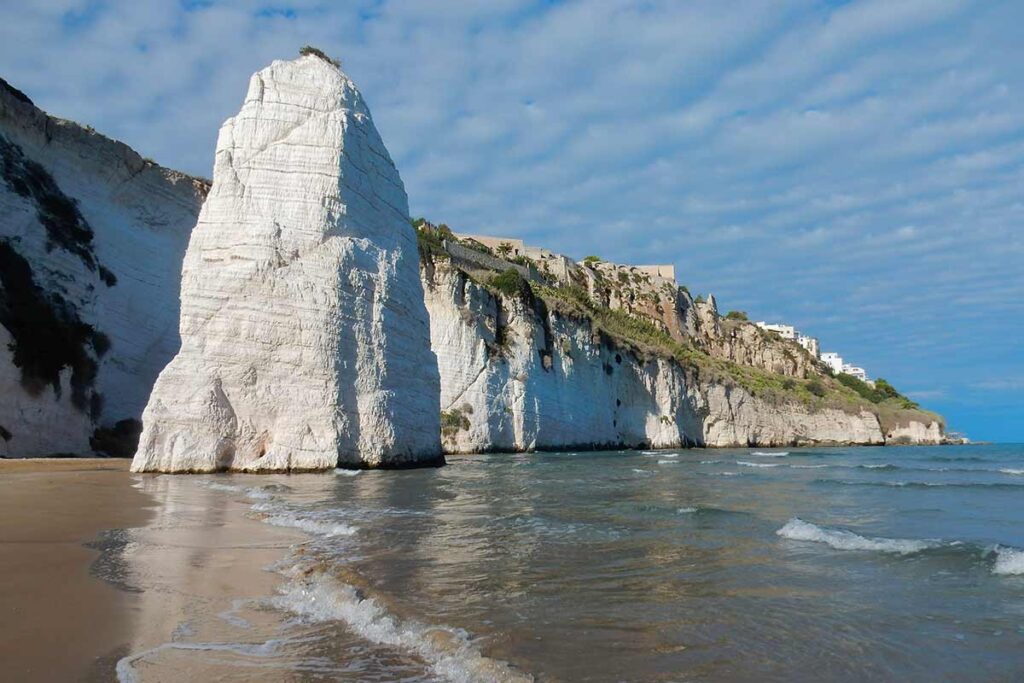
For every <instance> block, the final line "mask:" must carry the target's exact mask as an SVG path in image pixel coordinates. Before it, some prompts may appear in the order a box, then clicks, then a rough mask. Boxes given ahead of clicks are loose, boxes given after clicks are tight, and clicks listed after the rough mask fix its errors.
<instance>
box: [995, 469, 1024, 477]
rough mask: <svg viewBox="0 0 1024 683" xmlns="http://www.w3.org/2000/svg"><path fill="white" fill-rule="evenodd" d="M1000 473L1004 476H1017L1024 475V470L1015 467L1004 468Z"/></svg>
mask: <svg viewBox="0 0 1024 683" xmlns="http://www.w3.org/2000/svg"><path fill="white" fill-rule="evenodd" d="M999 471H1000V472H1002V473H1003V474H1012V475H1015V476H1020V475H1024V469H1017V468H1015V467H1004V468H1002V469H1001V470H999Z"/></svg>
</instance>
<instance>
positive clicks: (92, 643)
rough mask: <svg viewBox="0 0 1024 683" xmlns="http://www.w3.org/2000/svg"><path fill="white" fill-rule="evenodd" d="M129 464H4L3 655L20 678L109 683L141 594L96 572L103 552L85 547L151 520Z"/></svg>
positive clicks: (0, 474)
mask: <svg viewBox="0 0 1024 683" xmlns="http://www.w3.org/2000/svg"><path fill="white" fill-rule="evenodd" d="M128 465H129V461H127V460H100V459H88V460H86V459H68V460H36V459H31V460H0V520H2V521H0V573H2V575H3V577H4V580H3V581H2V582H0V604H2V605H3V608H2V610H0V632H2V633H3V634H4V635H3V638H2V639H0V659H2V660H3V662H4V666H5V671H6V675H7V676H11V677H12V680H53V681H58V680H66V681H72V680H109V670H110V667H111V666H112V660H113V659H116V657H117V656H118V652H119V648H120V646H121V645H123V644H124V643H126V642H127V641H128V640H129V639H130V636H131V622H132V606H133V604H132V603H133V597H134V596H133V595H132V594H130V593H128V592H125V591H123V590H119V589H118V588H116V587H114V586H113V585H111V584H109V583H107V582H104V581H101V580H100V579H98V578H96V577H95V576H93V575H91V574H90V567H91V566H92V564H93V563H94V562H95V561H96V560H97V559H98V558H99V556H100V552H99V551H98V550H95V549H91V548H88V547H86V545H87V544H89V543H91V542H94V541H96V540H97V538H98V536H99V534H100V533H101V532H102V531H104V530H107V529H115V528H127V527H137V526H141V525H144V524H145V523H146V521H147V520H148V519H149V518H150V517H151V515H152V511H151V509H150V508H151V506H152V499H151V498H149V497H148V496H146V495H144V494H142V493H141V492H139V491H137V490H136V489H134V488H132V486H131V483H132V482H131V478H130V475H129V473H128ZM55 643H59V644H60V646H59V647H54V646H53V645H54V644H55ZM104 670H107V674H106V675H104V674H103V671H104Z"/></svg>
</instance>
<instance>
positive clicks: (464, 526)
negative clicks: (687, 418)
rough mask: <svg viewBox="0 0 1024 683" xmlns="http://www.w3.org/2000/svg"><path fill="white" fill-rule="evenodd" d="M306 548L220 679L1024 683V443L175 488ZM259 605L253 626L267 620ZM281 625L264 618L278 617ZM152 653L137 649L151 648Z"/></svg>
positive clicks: (238, 624) (578, 460)
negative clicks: (240, 507) (240, 511)
mask: <svg viewBox="0 0 1024 683" xmlns="http://www.w3.org/2000/svg"><path fill="white" fill-rule="evenodd" d="M174 481H175V485H176V486H183V487H205V490H207V491H213V492H215V493H216V495H220V496H227V497H230V498H232V499H235V500H238V501H241V502H242V503H244V505H245V506H247V509H248V512H247V514H248V515H249V516H251V517H253V518H255V519H259V520H262V521H264V522H266V523H268V524H272V525H275V526H278V527H282V526H283V527H293V528H295V529H298V530H300V531H302V532H303V533H305V534H307V535H308V537H309V539H310V540H309V542H308V543H307V544H305V545H303V546H301V547H299V548H294V549H292V550H291V551H289V552H287V553H286V554H285V555H284V556H283V557H282V559H281V561H280V562H277V563H276V564H275V565H274V566H273V567H271V568H270V569H269V570H270V571H275V572H278V573H280V574H281V575H282V576H283V581H282V583H281V585H280V587H279V589H278V592H277V593H276V594H275V595H268V596H262V597H261V598H259V599H256V600H254V601H252V602H251V603H250V604H247V605H239V606H238V609H237V610H235V611H233V612H232V613H230V614H220V615H219V618H220V619H222V620H223V621H224V624H225V629H230V630H231V633H232V638H233V639H234V640H232V641H231V642H230V643H227V642H215V643H211V642H209V639H207V640H204V641H203V642H195V639H190V638H188V637H187V634H185V635H184V636H182V637H181V638H179V639H178V641H177V642H178V644H177V645H174V646H172V647H169V648H166V649H164V650H161V651H159V652H155V653H151V654H149V655H144V656H142V657H137V656H136V657H135V658H132V657H128V658H126V659H125V660H122V664H121V666H120V667H119V674H120V675H121V677H122V679H123V680H132V679H133V678H135V679H139V678H141V679H143V680H145V678H146V677H145V676H140V675H138V672H139V671H142V670H144V668H145V667H143V666H142V663H143V660H145V659H146V658H147V657H148V658H149V659H150V660H153V659H154V658H156V659H160V658H163V664H164V665H165V666H164V667H163V668H161V667H157V666H156V662H155V660H154V661H150V664H151V665H152V666H151V668H150V670H152V671H164V672H165V673H166V671H169V670H172V669H173V663H174V661H175V658H186V657H187V658H189V661H191V662H196V661H204V658H208V659H209V660H210V663H211V666H213V667H215V669H211V670H216V671H217V672H218V675H220V676H221V677H222V678H223V679H224V680H236V679H237V680H282V679H288V680H407V681H421V680H454V681H469V680H530V679H531V678H532V679H534V680H538V681H680V680H688V681H695V680H750V681H755V680H756V681H762V680H786V681H789V680H849V681H860V680H866V679H873V680H920V681H933V680H956V681H964V680H979V681H980V680H1016V679H1019V677H1020V675H1021V674H1022V672H1024V550H1021V549H1024V447H1022V446H964V447H937V448H898V447H890V448H860V449H788V451H786V450H782V449H777V450H749V449H744V450H735V451H732V450H715V451H705V450H689V451H658V452H607V453H577V454H558V453H552V454H531V455H501V454H496V455H486V456H472V457H456V458H451V459H450V464H449V465H448V466H447V467H444V468H440V469H426V470H410V471H398V472H375V471H366V472H359V473H356V474H353V473H340V472H339V474H337V475H333V476H332V475H326V476H325V475H302V476H292V477H252V476H249V477H244V476H227V475H224V476H216V477H189V478H181V477H179V478H176V479H175V480H174ZM247 611H248V612H249V613H247ZM268 619H269V620H270V622H269V624H268V623H267V620H268ZM136 654H138V653H136Z"/></svg>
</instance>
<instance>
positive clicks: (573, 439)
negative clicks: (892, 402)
mask: <svg viewBox="0 0 1024 683" xmlns="http://www.w3.org/2000/svg"><path fill="white" fill-rule="evenodd" d="M421 276H422V278H423V282H424V290H425V296H426V301H427V310H428V311H429V313H430V327H431V344H432V346H433V348H434V351H435V353H436V354H437V359H438V367H439V371H440V374H441V410H442V411H443V412H442V440H443V444H444V448H445V451H446V452H452V453H472V452H480V451H530V450H546V449H547V450H551V449H581V448H601V447H608V448H619V447H640V446H643V447H653V448H668V447H679V446H685V445H698V446H716V447H729V446H740V447H742V446H788V445H814V444H821V445H829V444H854V445H880V444H883V443H885V442H886V440H887V436H889V438H893V437H905V438H904V439H901V441H906V442H909V443H939V442H941V438H942V434H941V427H940V426H939V425H938V424H937V423H935V424H932V425H931V426H926V425H924V424H922V423H921V420H922V419H926V418H925V416H924V415H923V414H921V413H914V412H913V411H908V412H907V413H906V415H905V416H904V420H905V426H904V427H901V428H900V431H897V432H892V433H891V434H890V435H886V434H883V430H882V426H881V423H880V419H879V415H878V413H877V411H876V410H874V409H870V407H862V406H856V405H850V406H845V407H836V406H833V405H827V404H825V403H824V402H812V403H810V404H808V403H805V402H803V401H801V400H799V399H798V397H797V395H796V393H795V392H794V395H793V398H792V399H791V400H790V399H786V400H781V401H780V400H779V398H778V396H756V395H754V393H752V391H751V390H749V389H747V388H744V387H743V386H740V385H738V384H736V383H732V382H727V381H721V380H720V379H718V378H715V377H712V376H705V373H702V372H701V371H700V370H699V369H698V368H694V367H684V365H683V364H681V363H679V362H677V361H676V360H674V359H672V358H665V357H658V356H657V355H652V354H645V353H636V352H635V351H634V350H633V349H631V348H628V346H626V345H623V344H620V343H618V342H617V341H616V340H614V339H612V338H610V337H609V336H608V335H606V334H604V333H602V332H601V331H600V330H599V329H598V328H596V327H595V325H594V324H593V322H592V321H591V320H589V319H587V318H586V317H582V316H573V315H566V314H564V313H561V312H559V311H557V310H549V308H548V307H547V305H546V304H545V303H544V301H543V300H542V299H541V298H540V297H537V296H533V295H531V294H529V293H527V294H526V295H505V294H501V293H498V292H495V291H493V288H488V287H485V286H483V285H482V284H479V283H478V282H477V281H475V280H474V278H473V277H470V276H469V275H467V274H466V273H465V272H463V271H462V270H461V269H460V268H459V267H457V266H455V265H453V264H452V262H451V260H450V259H447V258H445V257H444V255H443V254H440V255H439V254H436V253H435V254H433V255H430V254H425V256H424V259H423V267H422V268H421ZM475 276H476V277H478V278H483V279H486V277H487V274H486V273H482V272H480V273H476V274H475ZM713 306H714V304H713V302H712V303H711V308H713ZM709 310H710V309H709ZM703 317H707V316H706V315H705V316H703ZM715 324H717V323H715ZM702 325H703V326H704V327H705V328H708V327H710V326H711V325H712V321H711V320H710V318H708V319H707V320H701V321H698V324H697V328H698V329H699V328H700V327H701V326H702ZM751 327H752V326H751ZM754 342H756V343H758V344H761V343H762V342H761V341H760V337H758V338H757V339H755V340H754ZM717 362H723V361H717ZM780 369H782V368H780ZM762 372H767V371H762ZM785 376H786V374H785V373H784V372H780V373H779V377H780V380H781V379H782V378H783V377H785ZM824 379H825V378H824V377H823V378H822V380H824ZM790 381H793V382H795V381H797V380H790ZM801 381H802V380H801ZM811 381H813V380H811ZM927 419H930V418H927ZM907 425H909V426H907ZM915 425H916V426H915ZM918 432H921V433H920V434H919V433H918Z"/></svg>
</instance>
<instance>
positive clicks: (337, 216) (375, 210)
mask: <svg viewBox="0 0 1024 683" xmlns="http://www.w3.org/2000/svg"><path fill="white" fill-rule="evenodd" d="M181 302H182V306H181V325H180V329H181V340H182V342H181V350H180V351H179V353H178V355H177V356H176V357H175V358H174V360H172V361H171V363H170V364H169V365H168V366H167V368H166V369H164V371H163V372H162V373H161V374H160V377H159V379H158V380H157V383H156V386H155V388H154V390H153V393H152V395H151V397H150V400H149V404H148V406H147V407H146V411H145V413H144V415H143V425H144V429H143V433H142V438H141V440H140V442H139V449H138V452H137V453H136V455H135V461H134V462H133V464H132V469H133V470H135V471H167V472H180V471H200V472H207V471H216V470H225V469H226V470H239V471H283V470H316V469H325V468H331V467H334V466H335V465H337V464H341V465H352V466H368V467H400V466H410V465H416V464H426V463H436V462H440V461H441V455H440V437H439V431H440V430H439V414H440V411H439V394H440V390H439V380H438V371H437V361H436V358H435V357H434V354H433V352H432V351H431V350H430V331H429V323H428V318H427V311H426V308H425V306H424V303H423V290H422V286H421V284H420V280H419V274H418V256H417V248H416V236H415V233H414V232H413V230H412V228H411V226H410V225H409V220H408V200H407V198H406V194H405V189H404V187H403V185H402V181H401V179H400V178H399V176H398V171H397V170H396V169H395V166H394V163H393V162H392V161H391V157H390V156H389V155H388V152H387V150H386V149H385V147H384V143H383V142H382V141H381V138H380V135H379V134H378V133H377V129H376V128H375V127H374V125H373V120H372V119H371V117H370V112H369V110H368V109H367V107H366V103H365V102H364V101H363V98H362V96H361V95H360V94H359V91H358V90H356V87H355V85H354V84H353V83H352V81H351V80H349V78H348V77H347V76H346V75H345V74H344V73H342V72H341V70H340V69H339V68H337V67H336V66H334V65H333V64H331V63H330V62H328V61H326V60H324V59H321V58H320V57H318V56H315V55H307V56H303V57H300V58H298V59H295V60H293V61H275V62H274V63H273V64H271V65H270V66H269V67H267V68H265V69H263V70H262V71H260V72H258V73H256V74H255V75H253V77H252V79H251V81H250V83H249V92H248V94H247V95H246V98H245V103H244V104H243V105H242V109H241V111H240V112H239V113H238V115H237V116H235V117H233V118H230V119H228V120H227V121H225V123H224V125H223V126H222V127H221V130H220V136H219V138H218V141H217V155H216V163H215V168H214V178H213V187H212V189H211V191H210V195H209V197H208V199H207V200H206V203H205V204H204V206H203V209H202V212H201V214H200V216H199V222H198V224H197V225H196V228H195V230H194V232H193V233H192V238H191V242H190V243H189V247H188V252H187V254H186V256H185V262H184V266H183V269H182V284H181Z"/></svg>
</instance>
